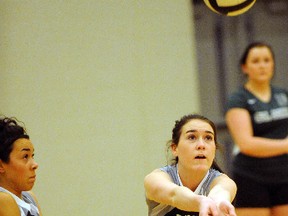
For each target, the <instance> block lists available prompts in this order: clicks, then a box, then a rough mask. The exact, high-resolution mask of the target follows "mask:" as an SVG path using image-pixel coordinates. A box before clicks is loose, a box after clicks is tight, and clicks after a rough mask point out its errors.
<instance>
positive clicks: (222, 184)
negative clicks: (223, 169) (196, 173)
mask: <svg viewBox="0 0 288 216" xmlns="http://www.w3.org/2000/svg"><path fill="white" fill-rule="evenodd" d="M210 188H211V189H210V192H209V194H208V197H210V198H211V199H213V200H214V201H215V202H216V203H217V207H218V209H219V211H220V212H221V213H222V214H224V215H229V216H236V213H235V208H234V206H233V205H232V204H231V202H232V201H233V200H234V198H235V195H236V191H237V186H236V184H235V182H234V181H233V180H232V179H230V178H229V177H228V176H227V175H225V174H222V175H220V176H218V177H217V178H215V179H214V180H213V181H212V183H211V186H210Z"/></svg>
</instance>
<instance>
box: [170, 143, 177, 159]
mask: <svg viewBox="0 0 288 216" xmlns="http://www.w3.org/2000/svg"><path fill="white" fill-rule="evenodd" d="M177 150H178V148H177V145H176V144H175V143H172V144H171V151H172V154H173V156H175V157H177V156H178V151H177Z"/></svg>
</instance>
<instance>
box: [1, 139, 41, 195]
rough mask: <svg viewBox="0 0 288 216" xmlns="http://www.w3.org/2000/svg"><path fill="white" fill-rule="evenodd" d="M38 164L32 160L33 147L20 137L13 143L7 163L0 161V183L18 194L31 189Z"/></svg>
mask: <svg viewBox="0 0 288 216" xmlns="http://www.w3.org/2000/svg"><path fill="white" fill-rule="evenodd" d="M37 168H38V164H37V163H36V162H35V160H34V147H33V144H32V143H31V141H30V140H29V139H24V138H20V139H18V140H16V141H15V142H14V144H13V149H12V151H11V153H10V160H9V162H8V163H4V162H2V161H1V167H0V174H1V182H0V183H1V185H2V184H5V185H2V186H4V188H5V189H7V190H9V191H10V192H12V193H14V194H16V195H20V194H21V192H22V191H29V190H31V189H32V187H33V185H34V182H35V180H36V169H37Z"/></svg>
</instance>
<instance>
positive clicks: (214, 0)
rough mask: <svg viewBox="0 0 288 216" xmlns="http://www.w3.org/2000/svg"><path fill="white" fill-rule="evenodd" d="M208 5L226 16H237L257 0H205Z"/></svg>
mask: <svg viewBox="0 0 288 216" xmlns="http://www.w3.org/2000/svg"><path fill="white" fill-rule="evenodd" d="M203 1H204V3H205V4H206V6H207V7H208V8H209V9H210V10H212V11H214V12H216V13H218V14H222V15H225V16H237V15H240V14H243V13H245V12H246V11H248V10H249V9H250V8H251V7H252V6H253V5H254V3H255V2H256V0H203Z"/></svg>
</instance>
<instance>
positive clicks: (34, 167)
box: [32, 160, 39, 170]
mask: <svg viewBox="0 0 288 216" xmlns="http://www.w3.org/2000/svg"><path fill="white" fill-rule="evenodd" d="M38 166H39V165H38V163H37V162H36V161H35V160H34V161H33V165H32V169H35V170H36V169H38Z"/></svg>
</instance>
